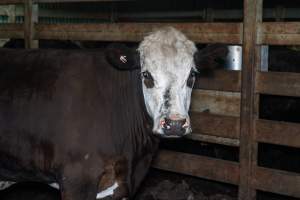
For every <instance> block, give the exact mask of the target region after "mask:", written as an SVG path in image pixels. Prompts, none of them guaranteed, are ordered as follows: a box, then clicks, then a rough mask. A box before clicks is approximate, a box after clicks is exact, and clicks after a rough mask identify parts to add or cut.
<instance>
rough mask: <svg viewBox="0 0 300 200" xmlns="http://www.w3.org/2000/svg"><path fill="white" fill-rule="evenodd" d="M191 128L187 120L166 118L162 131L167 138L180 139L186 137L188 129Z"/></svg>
mask: <svg viewBox="0 0 300 200" xmlns="http://www.w3.org/2000/svg"><path fill="white" fill-rule="evenodd" d="M188 127H189V125H188V124H187V120H186V119H176V120H174V119H170V118H165V119H164V120H163V121H162V129H163V131H164V134H165V135H166V136H175V137H180V136H183V135H185V133H186V129H187V128H188Z"/></svg>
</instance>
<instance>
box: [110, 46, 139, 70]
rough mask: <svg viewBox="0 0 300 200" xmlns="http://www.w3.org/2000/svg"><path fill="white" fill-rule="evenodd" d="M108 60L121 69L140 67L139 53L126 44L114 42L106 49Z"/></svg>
mask: <svg viewBox="0 0 300 200" xmlns="http://www.w3.org/2000/svg"><path fill="white" fill-rule="evenodd" d="M106 59H107V61H108V62H109V63H110V64H111V65H112V66H113V67H115V68H116V69H119V70H135V69H140V58H139V53H138V51H137V50H136V49H131V48H128V47H127V46H125V45H124V44H118V43H113V44H110V45H109V46H108V47H107V49H106Z"/></svg>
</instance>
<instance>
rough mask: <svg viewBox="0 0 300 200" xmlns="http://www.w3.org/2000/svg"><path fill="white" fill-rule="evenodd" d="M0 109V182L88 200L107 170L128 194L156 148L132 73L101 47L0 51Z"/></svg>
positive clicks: (139, 179) (66, 197)
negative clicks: (52, 188) (49, 187)
mask: <svg viewBox="0 0 300 200" xmlns="http://www.w3.org/2000/svg"><path fill="white" fill-rule="evenodd" d="M0 111H1V112H0V179H1V180H10V181H15V182H18V181H39V182H46V183H51V182H58V183H59V184H60V186H61V191H62V197H63V199H72V200H76V199H80V200H82V199H95V197H96V194H97V192H98V187H100V188H101V187H103V186H101V181H102V182H105V180H104V179H109V177H110V175H109V174H110V173H111V174H112V176H114V177H116V178H112V179H116V181H118V182H120V185H121V186H122V189H121V190H122V191H126V190H128V191H129V193H130V194H131V195H132V194H134V192H135V191H136V189H137V187H138V185H139V184H140V182H141V180H142V179H143V177H144V176H145V174H146V172H147V169H148V168H149V166H150V162H151V159H152V155H153V153H154V152H155V150H156V149H157V144H158V141H157V139H156V138H154V137H153V136H152V134H151V120H150V119H149V118H148V116H147V114H146V110H145V108H144V103H143V97H142V90H141V81H140V80H139V74H138V71H137V70H135V71H119V70H116V69H114V68H113V67H112V66H110V64H108V62H107V61H106V59H105V56H104V54H103V52H101V51H98V52H97V51H94V52H92V51H90V52H86V51H80V50H78V51H63V50H7V49H2V50H0ZM111 169H114V170H113V171H112V170H111ZM115 169H116V170H115ZM120 177H121V178H120ZM121 179H123V180H121ZM99 183H100V185H99ZM120 188H121V187H119V189H120ZM124 188H125V189H124ZM121 193H124V192H121ZM125 193H126V192H125ZM118 195H119V196H118V197H123V196H127V195H128V194H118ZM129 196H130V195H129ZM116 198H117V197H116Z"/></svg>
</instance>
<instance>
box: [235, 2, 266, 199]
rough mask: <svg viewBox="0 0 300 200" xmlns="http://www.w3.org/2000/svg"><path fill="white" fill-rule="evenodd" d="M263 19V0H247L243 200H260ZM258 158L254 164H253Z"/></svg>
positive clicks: (243, 104)
mask: <svg viewBox="0 0 300 200" xmlns="http://www.w3.org/2000/svg"><path fill="white" fill-rule="evenodd" d="M261 20H262V0H244V26H243V29H244V30H243V69H242V88H241V121H240V130H241V132H240V134H241V135H240V187H239V200H254V199H256V191H255V189H254V188H252V184H251V182H252V168H253V164H256V157H257V155H256V154H257V144H256V143H255V139H254V117H255V103H256V98H255V88H254V87H255V72H256V64H257V62H256V59H257V55H258V53H257V50H258V49H257V46H256V41H257V36H258V28H259V24H258V23H259V22H261ZM253 161H254V163H253Z"/></svg>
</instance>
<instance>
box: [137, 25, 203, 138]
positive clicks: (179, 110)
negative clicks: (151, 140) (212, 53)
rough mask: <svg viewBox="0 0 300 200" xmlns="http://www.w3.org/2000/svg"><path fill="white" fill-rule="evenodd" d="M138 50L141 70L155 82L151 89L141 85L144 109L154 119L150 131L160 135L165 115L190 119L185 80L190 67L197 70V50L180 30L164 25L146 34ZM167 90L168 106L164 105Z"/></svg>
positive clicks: (189, 98) (188, 98)
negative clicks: (195, 57) (161, 122)
mask: <svg viewBox="0 0 300 200" xmlns="http://www.w3.org/2000/svg"><path fill="white" fill-rule="evenodd" d="M138 51H139V53H140V62H141V70H142V72H144V71H148V72H149V73H150V74H151V76H152V77H153V81H154V87H152V88H147V87H146V86H145V84H143V94H144V100H145V105H146V109H147V111H148V113H149V115H150V116H151V117H152V118H153V121H154V125H153V131H154V132H155V133H158V134H162V135H163V134H164V133H163V130H162V128H161V125H160V121H161V120H162V119H164V118H165V117H168V116H169V115H178V116H179V117H181V118H182V119H186V120H187V121H188V122H189V115H188V110H189V106H190V101H191V93H192V89H191V88H189V87H188V86H187V79H188V77H189V74H190V72H191V71H192V70H194V71H196V66H195V63H194V53H195V52H196V51H197V49H196V46H195V44H194V42H192V41H190V40H189V39H188V38H187V37H186V36H185V35H184V34H183V33H181V32H180V31H178V30H176V29H174V28H172V27H167V28H162V29H159V30H157V31H155V32H153V33H151V34H149V35H148V36H146V37H145V38H144V39H143V41H142V42H141V44H140V45H139V48H138ZM167 92H168V104H169V106H166V105H165V102H166V97H164V95H165V94H166V93H167ZM188 132H190V128H187V131H186V133H188Z"/></svg>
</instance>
